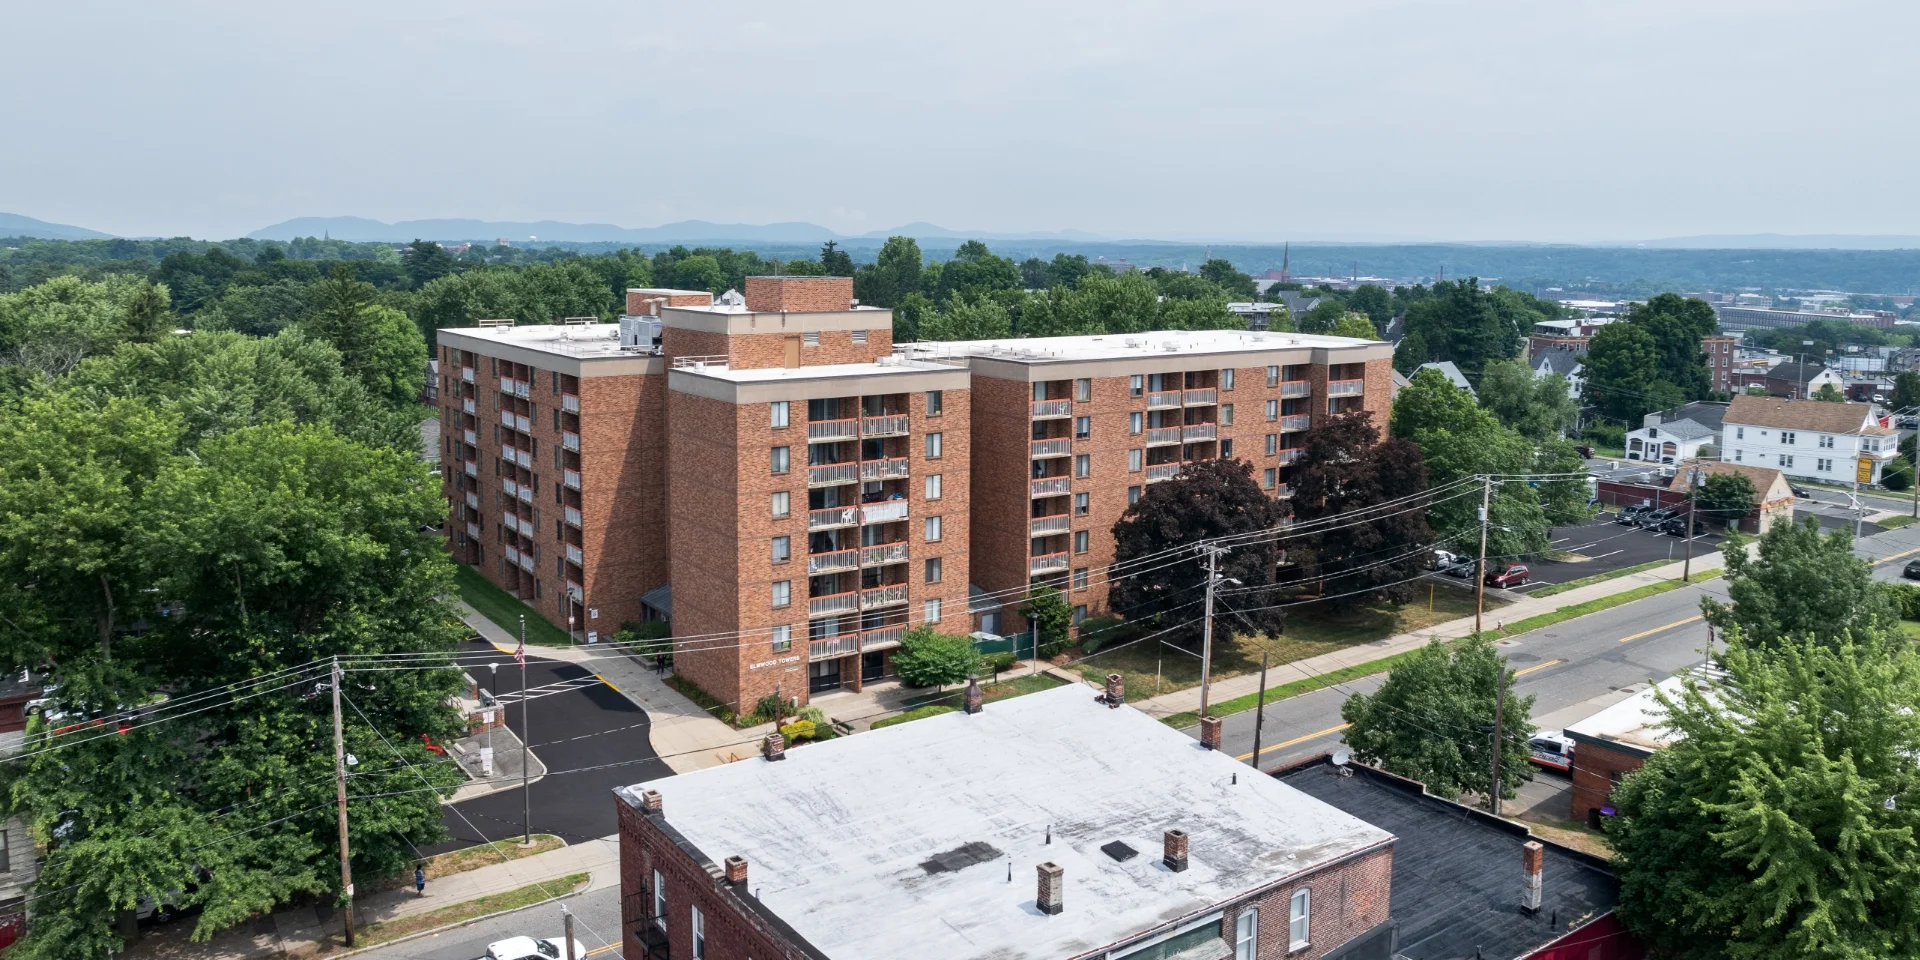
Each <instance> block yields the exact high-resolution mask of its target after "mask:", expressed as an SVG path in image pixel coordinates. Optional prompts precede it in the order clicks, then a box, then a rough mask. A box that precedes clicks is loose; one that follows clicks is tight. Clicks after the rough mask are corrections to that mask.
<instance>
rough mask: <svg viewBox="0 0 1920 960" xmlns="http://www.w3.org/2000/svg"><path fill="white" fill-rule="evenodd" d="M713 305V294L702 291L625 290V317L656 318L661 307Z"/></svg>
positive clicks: (637, 288)
mask: <svg viewBox="0 0 1920 960" xmlns="http://www.w3.org/2000/svg"><path fill="white" fill-rule="evenodd" d="M712 303H713V294H711V293H708V292H706V291H704V290H670V289H666V288H659V287H629V288H627V315H628V316H635V317H652V316H658V315H659V313H660V308H661V307H704V306H708V305H711V304H712Z"/></svg>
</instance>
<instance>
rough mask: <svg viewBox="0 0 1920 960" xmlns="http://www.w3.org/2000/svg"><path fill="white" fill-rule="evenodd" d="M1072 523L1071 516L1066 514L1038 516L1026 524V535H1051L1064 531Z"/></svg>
mask: <svg viewBox="0 0 1920 960" xmlns="http://www.w3.org/2000/svg"><path fill="white" fill-rule="evenodd" d="M1072 525H1073V518H1072V517H1069V516H1067V515H1066V514H1064V513H1062V514H1057V515H1055V516H1051V517H1040V518H1038V519H1036V520H1034V521H1033V522H1032V523H1030V524H1028V525H1027V535H1028V536H1032V537H1051V536H1053V535H1054V534H1056V533H1066V532H1067V528H1068V527H1070V526H1072Z"/></svg>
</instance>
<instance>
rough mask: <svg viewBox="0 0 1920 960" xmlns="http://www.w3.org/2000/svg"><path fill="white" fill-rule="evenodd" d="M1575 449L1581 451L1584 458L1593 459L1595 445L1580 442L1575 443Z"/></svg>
mask: <svg viewBox="0 0 1920 960" xmlns="http://www.w3.org/2000/svg"><path fill="white" fill-rule="evenodd" d="M1573 449H1574V450H1575V451H1577V452H1579V454H1580V456H1581V457H1582V458H1584V459H1587V460H1592V459H1593V447H1591V446H1588V445H1587V444H1584V443H1579V444H1574V447H1573Z"/></svg>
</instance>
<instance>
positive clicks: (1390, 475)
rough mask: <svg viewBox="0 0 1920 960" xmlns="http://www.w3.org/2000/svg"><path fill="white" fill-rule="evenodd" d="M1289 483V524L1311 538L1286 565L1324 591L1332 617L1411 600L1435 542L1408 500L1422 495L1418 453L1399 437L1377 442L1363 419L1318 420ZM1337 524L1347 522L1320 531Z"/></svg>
mask: <svg viewBox="0 0 1920 960" xmlns="http://www.w3.org/2000/svg"><path fill="white" fill-rule="evenodd" d="M1291 477H1292V479H1291V485H1292V487H1293V497H1292V499H1291V503H1292V505H1293V516H1294V521H1295V523H1296V524H1299V525H1301V529H1303V530H1306V531H1309V532H1308V533H1306V535H1305V536H1303V537H1300V538H1299V539H1298V540H1296V541H1295V542H1294V544H1293V548H1294V549H1292V550H1291V551H1289V554H1288V559H1290V560H1293V561H1295V562H1296V563H1298V564H1299V569H1300V571H1301V579H1302V580H1317V581H1321V582H1322V583H1323V584H1324V590H1323V591H1322V593H1323V595H1324V596H1326V597H1327V600H1326V601H1325V602H1326V604H1327V605H1328V606H1329V607H1330V608H1331V609H1334V610H1338V611H1345V610H1351V609H1353V608H1355V607H1357V606H1359V605H1361V604H1363V603H1367V602H1369V601H1374V600H1383V599H1384V600H1391V601H1402V600H1405V599H1407V598H1408V597H1410V596H1412V592H1413V584H1412V581H1413V579H1414V578H1416V577H1418V576H1419V575H1420V571H1421V570H1422V569H1424V568H1425V566H1426V557H1425V556H1424V553H1425V551H1424V550H1422V549H1421V548H1422V547H1425V546H1427V545H1428V544H1431V543H1432V542H1433V531H1432V530H1431V529H1429V528H1428V527H1427V513H1426V510H1425V509H1424V508H1423V507H1421V506H1420V505H1419V504H1418V503H1417V502H1414V501H1410V500H1409V498H1412V497H1415V496H1417V495H1418V494H1419V493H1420V492H1421V491H1424V490H1425V489H1426V488H1427V465H1426V461H1425V459H1424V458H1422V456H1421V455H1420V448H1419V447H1417V446H1414V445H1413V443H1412V442H1410V441H1407V440H1403V439H1400V438H1398V437H1389V438H1388V439H1387V440H1386V441H1385V442H1381V441H1380V431H1379V429H1378V428H1376V427H1375V426H1374V425H1373V414H1371V413H1368V412H1364V411H1363V412H1360V413H1353V414H1344V415H1340V416H1333V417H1315V418H1314V422H1313V426H1312V428H1311V429H1309V430H1308V431H1307V434H1306V441H1305V449H1304V450H1303V452H1302V453H1301V454H1300V457H1299V459H1297V460H1295V461H1294V462H1293V467H1292V472H1291ZM1382 504H1396V506H1393V507H1382V506H1381V505H1382ZM1336 517H1339V518H1345V519H1346V520H1347V521H1349V522H1342V523H1339V524H1337V525H1332V524H1328V523H1325V521H1330V520H1331V519H1332V518H1336ZM1313 521H1323V523H1321V524H1315V523H1313Z"/></svg>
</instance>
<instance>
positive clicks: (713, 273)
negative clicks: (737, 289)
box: [673, 256, 727, 294]
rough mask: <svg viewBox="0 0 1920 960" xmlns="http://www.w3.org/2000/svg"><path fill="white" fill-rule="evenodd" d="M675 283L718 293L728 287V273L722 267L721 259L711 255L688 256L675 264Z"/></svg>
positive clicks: (686, 288)
mask: <svg viewBox="0 0 1920 960" xmlns="http://www.w3.org/2000/svg"><path fill="white" fill-rule="evenodd" d="M673 285H674V286H675V287H678V288H680V289H682V290H705V291H707V292H708V293H715V294H717V293H722V292H724V291H725V290H726V289H727V275H726V273H725V272H724V271H722V270H721V269H720V261H719V260H717V259H715V258H713V257H711V256H695V257H687V258H686V259H684V260H681V261H680V262H678V263H675V264H674V265H673Z"/></svg>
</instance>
